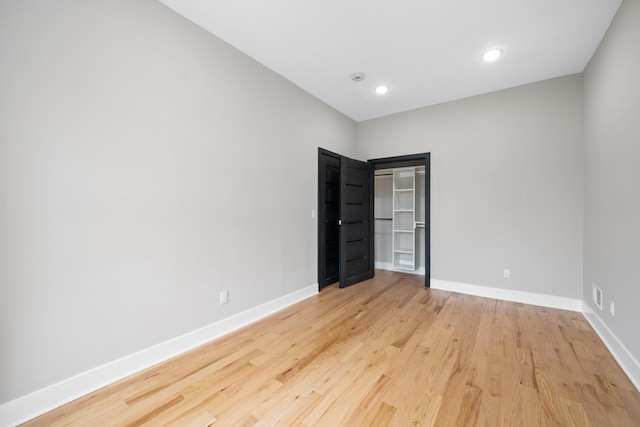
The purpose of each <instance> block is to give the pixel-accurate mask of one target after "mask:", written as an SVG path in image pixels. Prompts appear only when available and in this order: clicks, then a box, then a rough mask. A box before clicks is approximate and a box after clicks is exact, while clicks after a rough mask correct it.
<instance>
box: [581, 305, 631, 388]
mask: <svg viewBox="0 0 640 427" xmlns="http://www.w3.org/2000/svg"><path fill="white" fill-rule="evenodd" d="M582 313H583V314H584V317H586V318H587V321H588V322H589V323H590V324H591V326H592V327H593V329H594V330H595V331H596V333H597V334H598V336H599V337H600V339H601V340H602V342H603V343H604V345H605V346H606V347H607V348H608V349H609V352H611V355H612V356H613V358H614V359H616V361H617V362H618V364H619V365H620V367H621V368H622V370H623V371H624V372H625V373H626V374H627V376H628V377H629V379H630V380H631V382H632V383H633V385H634V386H635V387H636V389H638V391H639V392H640V362H638V360H637V359H636V358H635V357H633V355H632V354H631V352H630V351H629V350H627V347H625V346H624V344H622V342H621V341H620V340H619V339H618V337H616V335H615V334H614V333H613V332H612V331H611V329H609V328H608V327H607V325H606V324H605V323H604V322H603V321H602V319H601V318H600V316H599V315H598V312H597V311H595V310H594V309H593V308H592V307H591V306H590V305H589V303H587V302H586V301H585V302H583V311H582Z"/></svg>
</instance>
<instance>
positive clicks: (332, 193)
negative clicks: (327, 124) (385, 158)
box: [318, 148, 374, 289]
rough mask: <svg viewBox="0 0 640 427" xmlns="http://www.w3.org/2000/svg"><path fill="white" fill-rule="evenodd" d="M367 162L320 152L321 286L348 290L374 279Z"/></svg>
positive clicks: (371, 185)
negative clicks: (334, 284)
mask: <svg viewBox="0 0 640 427" xmlns="http://www.w3.org/2000/svg"><path fill="white" fill-rule="evenodd" d="M373 261H374V259H373V176H372V174H371V172H370V168H369V164H368V163H366V162H360V161H357V160H353V159H350V158H348V157H344V156H341V155H339V154H336V153H332V152H330V151H328V150H324V149H322V148H319V149H318V285H319V287H320V289H322V288H324V287H325V286H328V285H330V284H332V283H335V282H337V281H339V282H340V287H341V288H344V287H346V286H349V285H353V284H356V283H358V282H361V281H363V280H366V279H370V278H372V277H373V275H374V269H373Z"/></svg>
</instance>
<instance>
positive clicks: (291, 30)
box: [160, 0, 621, 121]
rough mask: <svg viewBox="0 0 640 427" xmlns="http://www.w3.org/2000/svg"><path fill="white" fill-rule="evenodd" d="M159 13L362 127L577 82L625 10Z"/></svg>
mask: <svg viewBox="0 0 640 427" xmlns="http://www.w3.org/2000/svg"><path fill="white" fill-rule="evenodd" d="M160 1H161V2H162V3H164V4H166V5H167V6H169V7H170V8H172V9H173V10H175V11H176V12H178V13H180V14H181V15H183V16H185V17H187V18H188V19H190V20H191V21H193V22H195V23H196V24H198V25H200V26H201V27H203V28H205V29H207V30H208V31H210V32H211V33H213V34H215V35H216V36H218V37H220V38H221V39H223V40H225V41H226V42H227V43H229V44H231V45H232V46H234V47H236V48H237V49H239V50H241V51H242V52H244V53H246V54H247V55H249V56H251V57H252V58H254V59H255V60H257V61H258V62H260V63H262V64H263V65H265V66H266V67H268V68H270V69H272V70H273V71H275V72H276V73H278V74H281V75H282V76H284V77H286V78H287V79H289V80H291V81H292V82H293V83H295V84H296V85H298V86H300V87H301V88H302V89H304V90H306V91H307V92H309V93H311V94H312V95H314V96H316V97H317V98H320V99H321V100H323V101H324V102H326V103H327V104H329V105H331V106H332V107H334V108H335V109H336V110H338V111H340V112H342V113H344V114H346V115H347V116H349V117H351V118H352V119H354V120H356V121H362V120H367V119H371V118H375V117H380V116H385V115H388V114H393V113H397V112H401V111H407V110H411V109H414V108H419V107H424V106H427V105H433V104H439V103H442V102H447V101H451V100H454V99H460V98H464V97H468V96H472V95H477V94H480V93H487V92H492V91H495V90H500V89H505V88H509V87H513V86H518V85H522V84H527V83H531V82H535V81H540V80H545V79H549V78H553V77H558V76H564V75H568V74H573V73H579V72H582V71H583V70H584V68H585V66H586V65H587V63H588V61H589V59H590V58H591V56H592V55H593V52H594V51H595V49H596V47H597V46H598V44H599V43H600V40H601V39H602V37H603V35H604V33H605V31H606V30H607V28H608V26H609V24H610V22H611V20H612V19H613V16H614V14H615V12H616V11H617V9H618V7H619V5H620V3H621V0H315V1H314V0H271V1H266V0H160ZM495 47H498V48H501V49H503V51H504V54H503V56H502V57H501V58H500V59H499V60H498V61H496V62H494V63H490V64H488V63H483V62H482V60H481V55H482V53H484V52H485V51H486V50H488V49H490V48H495ZM355 72H363V73H365V74H366V78H365V79H364V80H363V81H362V82H357V83H356V82H353V81H352V80H351V75H352V74H353V73H355ZM379 84H386V85H388V86H389V92H388V93H387V94H385V95H384V96H381V95H377V94H376V93H375V91H374V89H375V87H376V86H377V85H379Z"/></svg>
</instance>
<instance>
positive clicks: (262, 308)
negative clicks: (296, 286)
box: [0, 284, 318, 426]
mask: <svg viewBox="0 0 640 427" xmlns="http://www.w3.org/2000/svg"><path fill="white" fill-rule="evenodd" d="M317 293H318V284H313V285H311V286H307V287H305V288H302V289H300V290H297V291H295V292H292V293H290V294H288V295H284V296H282V297H279V298H276V299H274V300H271V301H268V302H266V303H264V304H261V305H259V306H257V307H253V308H250V309H248V310H246V311H243V312H241V313H238V314H235V315H233V316H231V317H227V318H226V319H222V320H219V321H217V322H215V323H212V324H210V325H208V326H205V327H203V328H200V329H197V330H195V331H191V332H188V333H186V334H184V335H181V336H178V337H176V338H173V339H170V340H168V341H165V342H163V343H160V344H157V345H155V346H152V347H149V348H147V349H145V350H141V351H139V352H137V353H134V354H131V355H129V356H125V357H123V358H121V359H118V360H114V361H113V362H109V363H107V364H105V365H102V366H98V367H96V368H94V369H91V370H89V371H86V372H83V373H81V374H78V375H76V376H73V377H71V378H68V379H66V380H63V381H61V382H59V383H57V384H53V385H50V386H48V387H45V388H43V389H41V390H37V391H35V392H33V393H30V394H28V395H26V396H22V397H19V398H17V399H15V400H12V401H10V402H6V403H3V404H2V405H0V425H2V426H15V425H18V424H21V423H23V422H25V421H28V420H30V419H32V418H35V417H37V416H38V415H41V414H44V413H45V412H48V411H50V410H52V409H54V408H57V407H59V406H61V405H64V404H65V403H68V402H71V401H72V400H74V399H77V398H79V397H81V396H84V395H85V394H88V393H91V392H92V391H95V390H97V389H99V388H101V387H104V386H106V385H109V384H112V383H114V382H116V381H118V380H121V379H122V378H125V377H128V376H129V375H132V374H135V373H136V372H140V371H142V370H144V369H147V368H149V367H151V366H153V365H157V364H158V363H161V362H164V361H166V360H168V359H170V358H172V357H174V356H177V355H179V354H181V353H184V352H186V351H189V350H191V349H193V348H195V347H198V346H200V345H202V344H205V343H207V342H209V341H211V340H214V339H216V338H219V337H221V336H223V335H225V334H228V333H229V332H232V331H235V330H237V329H239V328H242V327H244V326H246V325H248V324H250V323H253V322H255V321H257V320H260V319H262V318H264V317H266V316H269V315H271V314H273V313H275V312H277V311H280V310H282V309H284V308H286V307H289V306H290V305H293V304H295V303H297V302H299V301H302V300H304V299H307V298H309V297H312V296H314V295H316V294H317Z"/></svg>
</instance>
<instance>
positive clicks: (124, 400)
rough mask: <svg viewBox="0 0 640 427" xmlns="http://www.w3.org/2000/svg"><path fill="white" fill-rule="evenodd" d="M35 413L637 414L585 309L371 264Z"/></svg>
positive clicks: (230, 417)
mask: <svg viewBox="0 0 640 427" xmlns="http://www.w3.org/2000/svg"><path fill="white" fill-rule="evenodd" d="M25 425H27V426H87V425H100V426H134V425H135V426H138V425H140V426H142V425H150V426H156V425H169V426H194V427H195V426H201V427H202V426H204V427H211V426H213V427H215V426H254V425H264V426H275V425H284V426H301V427H315V426H332V427H334V426H340V425H348V426H356V427H357V426H378V425H379V426H387V425H389V426H438V427H447V426H477V427H518V426H522V427H537V426H587V427H596V426H598V427H600V426H605V427H606V426H612V427H613V426H615V427H626V426H636V427H637V426H639V425H640V393H638V391H637V390H636V389H635V388H634V386H633V384H632V383H631V381H630V380H629V379H628V378H627V377H626V376H625V375H624V372H623V371H622V370H621V368H620V367H619V366H618V365H617V363H616V362H615V360H614V359H613V357H612V356H611V354H610V353H609V352H608V351H607V349H606V347H605V346H604V345H603V343H602V342H601V341H600V339H599V338H598V336H597V335H596V333H595V332H594V331H593V329H592V328H591V326H590V325H589V323H588V322H587V321H586V319H585V318H584V316H582V315H581V314H580V313H574V312H568V311H563V310H554V309H549V308H544V307H536V306H530V305H526V304H520V303H512V302H506V301H497V300H493V299H486V298H480V297H475V296H470V295H463V294H457V293H452V292H445V291H438V290H431V289H426V288H424V286H423V282H422V278H421V277H420V276H415V275H409V274H402V273H394V272H388V271H377V272H376V278H374V279H372V280H369V281H366V282H363V283H360V284H358V285H354V286H351V287H348V288H345V289H339V288H338V287H337V286H336V285H332V286H329V287H327V288H325V289H323V291H322V292H321V293H320V294H319V295H317V296H315V297H312V298H309V299H307V300H305V301H302V302H300V303H298V304H295V305H293V306H291V307H288V308H286V309H284V310H282V311H280V312H278V313H275V314H274V315H272V316H269V317H268V318H265V319H263V320H261V321H259V322H256V323H254V324H252V325H249V326H247V327H245V328H242V329H240V330H238V331H236V332H234V333H231V334H229V335H227V336H225V337H222V338H220V339H218V340H215V341H213V342H211V343H208V344H205V345H203V346H201V347H199V348H197V349H195V350H193V351H190V352H188V353H185V354H183V355H181V356H178V357H175V358H173V359H171V360H169V361H167V362H165V363H162V364H160V365H158V366H155V367H152V368H150V369H147V370H145V371H143V372H141V373H139V374H136V375H133V376H131V377H129V378H126V379H124V380H122V381H120V382H118V383H115V384H112V385H110V386H108V387H105V388H103V389H101V390H98V391H96V392H94V393H91V394H89V395H87V396H84V397H82V398H80V399H78V400H76V401H74V402H71V403H69V404H67V405H64V406H62V407H60V408H58V409H55V410H53V411H51V412H49V413H47V414H44V415H42V416H41V417H38V418H36V419H34V420H32V421H30V422H28V423H26V424H25Z"/></svg>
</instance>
